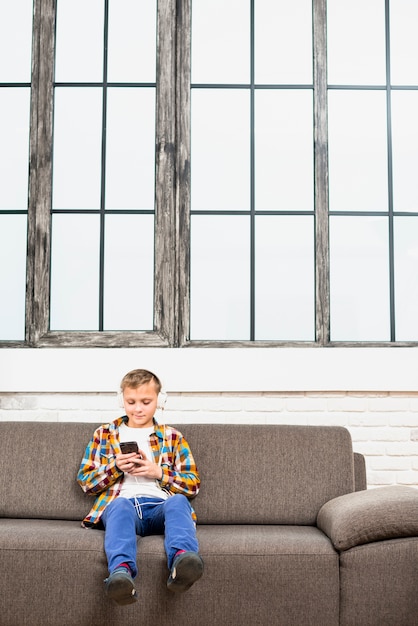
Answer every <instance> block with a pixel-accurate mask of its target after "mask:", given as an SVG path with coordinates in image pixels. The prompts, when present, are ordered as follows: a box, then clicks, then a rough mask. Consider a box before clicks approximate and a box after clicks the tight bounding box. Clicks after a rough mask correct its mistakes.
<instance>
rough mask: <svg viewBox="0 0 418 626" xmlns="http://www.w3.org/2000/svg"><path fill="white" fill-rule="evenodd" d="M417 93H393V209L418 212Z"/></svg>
mask: <svg viewBox="0 0 418 626" xmlns="http://www.w3.org/2000/svg"><path fill="white" fill-rule="evenodd" d="M417 111H418V91H415V90H411V91H392V146H393V159H392V162H393V206H394V210H395V211H418V186H417V172H418V116H417Z"/></svg>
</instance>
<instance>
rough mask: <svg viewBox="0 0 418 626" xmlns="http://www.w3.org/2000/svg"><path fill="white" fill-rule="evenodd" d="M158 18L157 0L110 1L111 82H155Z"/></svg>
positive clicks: (109, 56)
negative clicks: (141, 0) (140, 0)
mask: <svg viewBox="0 0 418 626" xmlns="http://www.w3.org/2000/svg"><path fill="white" fill-rule="evenodd" d="M156 18H157V8H156V0H146V1H143V2H138V0H117V2H110V3H109V46H108V68H107V69H108V74H107V76H108V80H109V81H111V82H155V54H156V39H157V37H156Z"/></svg>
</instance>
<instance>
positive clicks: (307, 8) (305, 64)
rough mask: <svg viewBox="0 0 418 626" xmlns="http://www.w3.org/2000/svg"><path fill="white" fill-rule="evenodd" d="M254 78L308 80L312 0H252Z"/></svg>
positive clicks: (257, 80) (291, 82) (269, 80)
mask: <svg viewBox="0 0 418 626" xmlns="http://www.w3.org/2000/svg"><path fill="white" fill-rule="evenodd" d="M255 82H256V83H258V84H263V83H264V84H267V83H270V84H271V83H287V84H296V83H311V82H312V0H292V2H289V1H288V0H257V1H256V2H255Z"/></svg>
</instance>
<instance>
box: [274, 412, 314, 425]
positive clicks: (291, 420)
mask: <svg viewBox="0 0 418 626" xmlns="http://www.w3.org/2000/svg"><path fill="white" fill-rule="evenodd" d="M265 423H266V424H295V425H297V426H306V425H307V424H308V418H307V416H306V415H303V414H299V415H298V414H295V413H292V414H291V415H289V414H288V413H268V414H266V421H265Z"/></svg>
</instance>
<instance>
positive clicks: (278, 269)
mask: <svg viewBox="0 0 418 626" xmlns="http://www.w3.org/2000/svg"><path fill="white" fill-rule="evenodd" d="M255 233H256V248H255V258H256V275H255V285H256V289H255V294H256V314H255V319H256V339H266V340H275V339H276V340H280V339H282V340H301V341H305V340H306V341H313V340H314V339H315V304H314V299H315V287H314V283H315V267H314V225H313V217H301V216H298V217H283V216H274V217H273V216H272V217H266V216H258V217H257V218H256V229H255ZM273 276H274V279H272V277H273Z"/></svg>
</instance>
